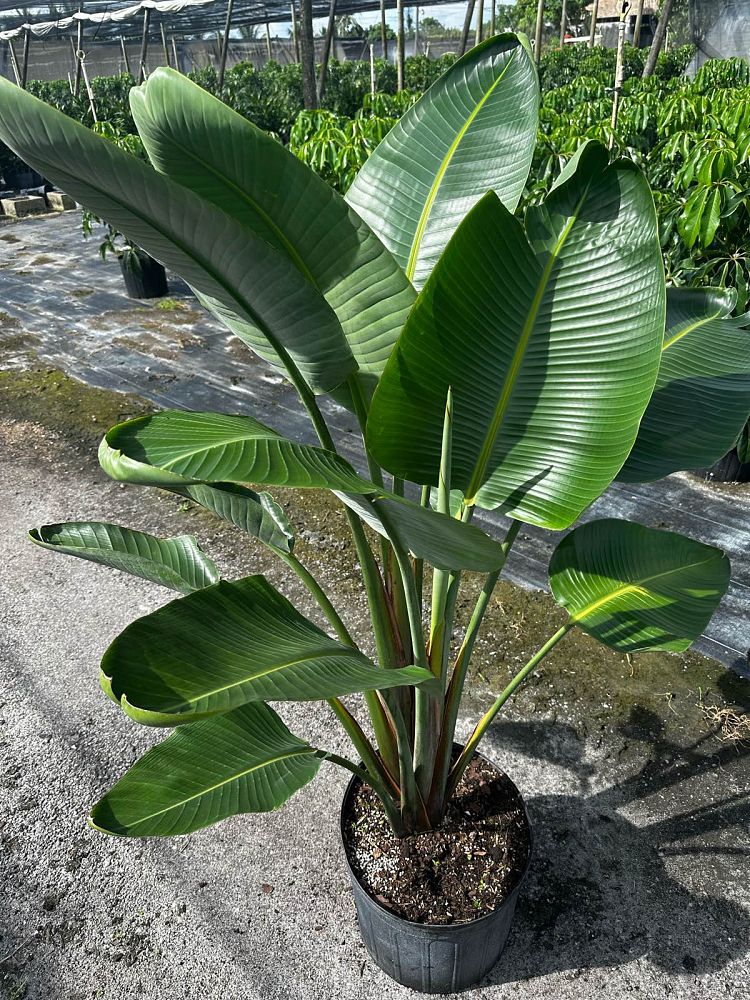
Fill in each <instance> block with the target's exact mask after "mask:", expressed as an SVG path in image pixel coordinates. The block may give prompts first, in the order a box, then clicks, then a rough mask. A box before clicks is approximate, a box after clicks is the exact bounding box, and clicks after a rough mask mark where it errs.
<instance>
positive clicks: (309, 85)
mask: <svg viewBox="0 0 750 1000" xmlns="http://www.w3.org/2000/svg"><path fill="white" fill-rule="evenodd" d="M299 52H300V62H301V63H302V98H303V100H304V102H305V107H306V108H308V109H311V108H317V106H318V90H317V87H316V85H315V39H314V38H313V17H312V0H299Z"/></svg>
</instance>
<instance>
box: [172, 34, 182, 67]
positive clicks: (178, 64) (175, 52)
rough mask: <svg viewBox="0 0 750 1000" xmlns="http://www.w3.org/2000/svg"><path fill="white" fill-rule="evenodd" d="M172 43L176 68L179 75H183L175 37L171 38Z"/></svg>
mask: <svg viewBox="0 0 750 1000" xmlns="http://www.w3.org/2000/svg"><path fill="white" fill-rule="evenodd" d="M170 42H171V43H172V58H173V59H174V68H175V69H176V70H177V71H178V73H181V72H182V67H181V66H180V57H179V55H178V54H177V42H176V41H175V40H174V35H172V37H171V38H170Z"/></svg>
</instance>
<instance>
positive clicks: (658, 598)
mask: <svg viewBox="0 0 750 1000" xmlns="http://www.w3.org/2000/svg"><path fill="white" fill-rule="evenodd" d="M549 579H550V586H551V588H552V593H553V594H554V596H555V600H556V601H557V602H558V604H561V605H562V606H563V607H564V608H566V609H567V611H568V613H569V615H570V617H571V621H572V622H574V623H575V624H576V625H578V626H579V627H580V628H582V629H583V630H584V632H588V633H589V635H593V636H594V637H595V638H596V639H598V640H599V641H600V642H603V643H605V644H606V645H607V646H611V647H612V649H617V650H619V651H620V652H633V651H635V650H639V649H667V650H674V651H677V652H679V651H681V650H684V649H687V648H688V646H690V644H691V643H692V642H693V641H694V640H695V639H697V638H698V636H699V635H700V634H701V632H702V631H703V629H704V628H705V627H706V625H707V624H708V622H709V621H710V619H711V616H712V615H713V613H714V611H715V610H716V608H717V606H718V604H719V601H720V600H721V598H722V597H723V596H724V594H725V592H726V590H727V587H728V586H729V560H728V559H727V557H726V556H725V555H724V553H723V552H721V551H720V550H719V549H715V548H714V547H713V546H711V545H704V544H703V543H702V542H694V541H693V540H692V539H690V538H685V536H684V535H677V534H675V533H674V532H672V531H657V530H656V529H655V528H646V527H644V526H643V525H642V524H635V523H633V522H632V521H619V520H616V519H614V518H613V519H606V520H601V521H591V522H590V523H588V524H584V525H582V526H581V527H580V528H576V529H575V531H571V533H570V534H569V535H567V536H566V537H565V538H564V539H563V540H562V542H561V543H560V544H559V545H558V547H557V548H556V549H555V552H554V553H553V555H552V560H551V562H550V566H549Z"/></svg>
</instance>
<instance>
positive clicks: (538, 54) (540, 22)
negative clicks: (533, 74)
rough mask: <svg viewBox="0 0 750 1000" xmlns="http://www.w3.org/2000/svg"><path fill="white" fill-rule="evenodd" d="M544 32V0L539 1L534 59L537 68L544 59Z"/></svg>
mask: <svg viewBox="0 0 750 1000" xmlns="http://www.w3.org/2000/svg"><path fill="white" fill-rule="evenodd" d="M543 30H544V0H539V6H538V7H537V9H536V32H535V33H534V59H535V61H536V64H537V66H538V65H539V61H540V60H541V58H542V32H543Z"/></svg>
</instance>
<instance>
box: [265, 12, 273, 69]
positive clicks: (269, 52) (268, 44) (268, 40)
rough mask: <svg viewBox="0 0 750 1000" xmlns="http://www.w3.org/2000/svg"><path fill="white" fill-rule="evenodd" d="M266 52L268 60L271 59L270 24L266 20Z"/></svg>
mask: <svg viewBox="0 0 750 1000" xmlns="http://www.w3.org/2000/svg"><path fill="white" fill-rule="evenodd" d="M266 52H267V53H268V61H269V62H270V61H271V60H272V59H273V46H272V45H271V25H270V24H269V23H268V21H266Z"/></svg>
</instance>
